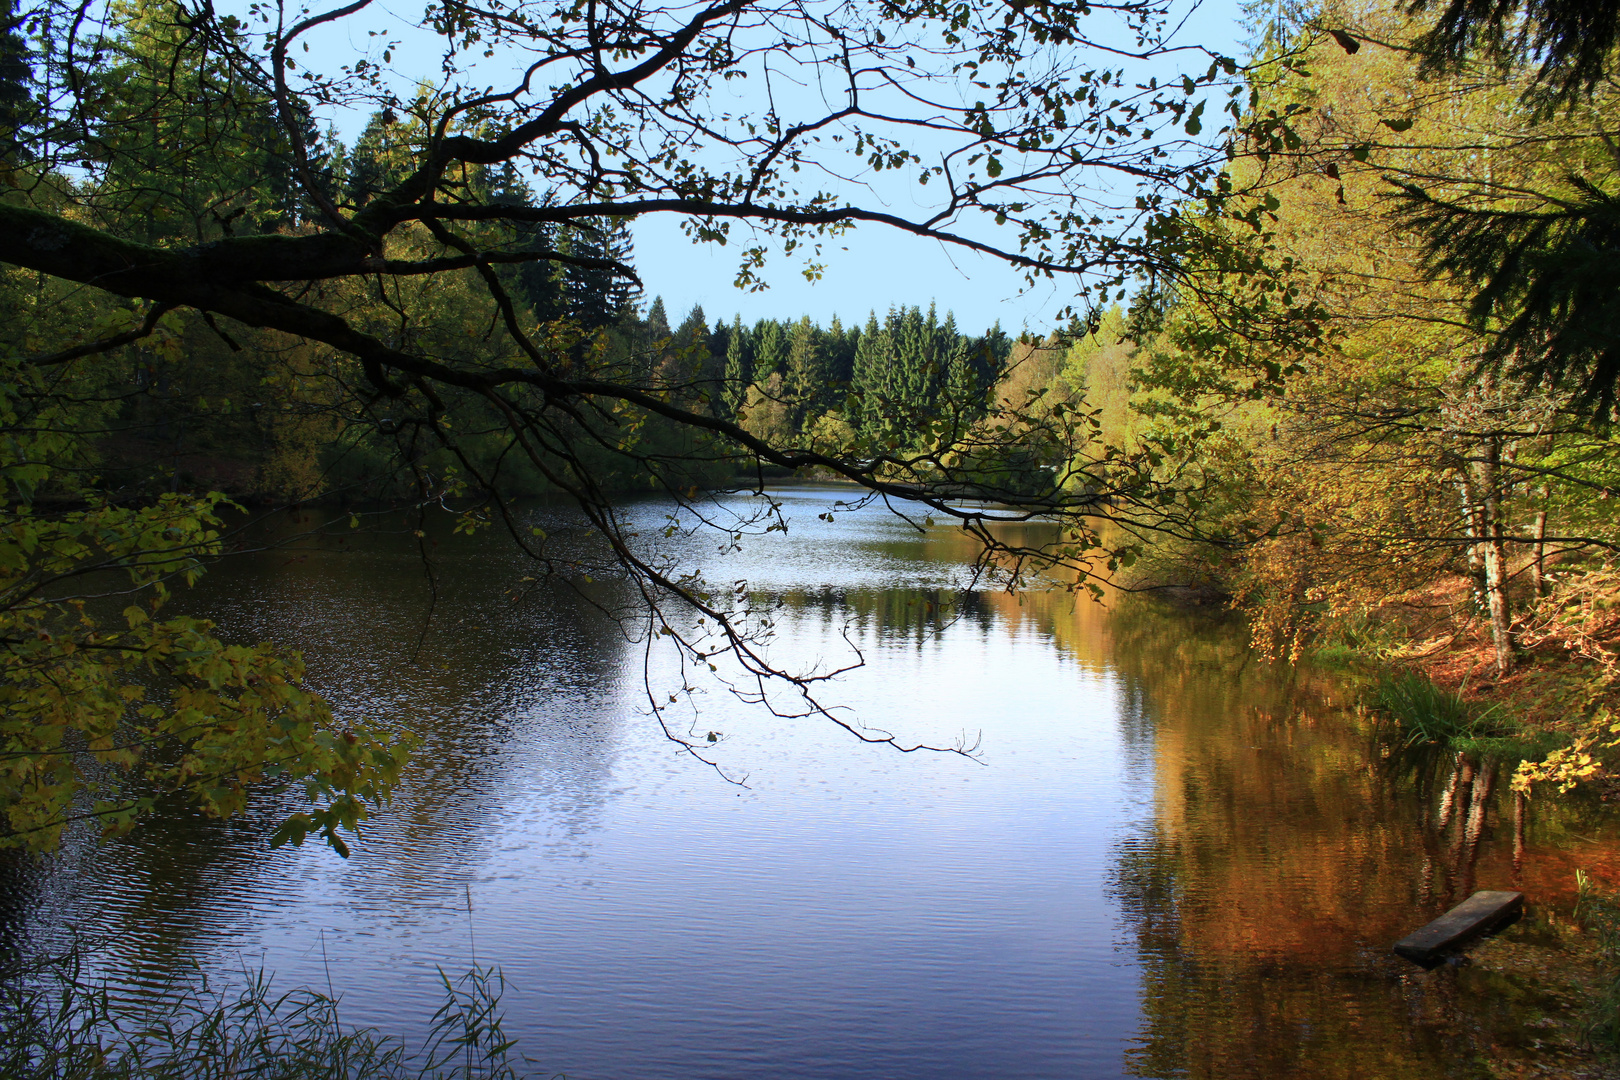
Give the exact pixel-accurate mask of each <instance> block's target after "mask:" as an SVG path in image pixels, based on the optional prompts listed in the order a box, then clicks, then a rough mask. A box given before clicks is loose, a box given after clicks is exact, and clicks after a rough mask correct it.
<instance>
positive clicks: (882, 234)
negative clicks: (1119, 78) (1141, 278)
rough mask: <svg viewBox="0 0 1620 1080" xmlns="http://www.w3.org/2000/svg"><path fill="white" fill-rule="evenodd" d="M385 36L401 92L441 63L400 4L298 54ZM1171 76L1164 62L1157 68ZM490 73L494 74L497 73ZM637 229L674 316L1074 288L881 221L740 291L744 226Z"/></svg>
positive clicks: (980, 315) (643, 257)
mask: <svg viewBox="0 0 1620 1080" xmlns="http://www.w3.org/2000/svg"><path fill="white" fill-rule="evenodd" d="M1174 7H1175V8H1176V9H1177V12H1178V14H1182V15H1185V16H1186V17H1185V21H1184V22H1183V24H1182V26H1181V28H1180V30H1179V32H1178V33H1177V34H1176V36H1175V38H1174V39H1173V42H1172V43H1173V44H1176V45H1192V46H1203V47H1206V48H1209V49H1212V50H1215V51H1218V52H1222V53H1225V54H1227V55H1238V54H1240V52H1241V49H1240V46H1239V44H1238V42H1239V41H1240V40H1241V39H1242V37H1243V36H1244V33H1243V31H1242V30H1241V28H1240V25H1239V17H1240V8H1239V0H1174ZM384 10H387V9H384ZM368 27H379V28H381V27H386V29H385V31H384V32H385V34H386V36H385V37H382V38H370V39H368V38H366V36H365V35H364V34H362V33H361V31H362V30H364V29H366V28H368ZM390 38H392V39H393V40H394V41H396V42H398V44H396V45H395V46H394V49H393V63H392V64H391V65H390V67H391V68H392V71H393V74H394V77H395V81H396V82H398V83H399V86H398V92H400V93H402V94H405V95H408V94H409V92H410V89H409V88H410V86H411V85H412V84H414V82H415V80H416V79H418V78H420V77H422V75H421V74H419V73H427V72H434V71H436V70H437V69H438V67H439V56H438V54H437V47H438V39H437V38H436V37H433V36H431V35H426V34H424V32H423V31H421V30H419V29H415V28H413V27H412V26H411V25H410V19H409V16H408V15H406V14H405V12H404V11H403V10H399V11H390V17H389V19H388V20H386V21H385V22H384V23H382V24H379V23H377V22H375V21H371V22H367V21H364V20H353V21H347V20H346V21H345V22H344V23H342V24H339V25H337V26H333V27H330V28H324V29H323V30H321V31H320V32H318V33H317V34H315V35H312V37H311V40H310V44H311V45H312V46H313V49H312V50H311V51H309V52H306V53H304V54H303V56H302V58H301V59H302V60H303V61H305V62H307V63H309V64H310V65H311V66H312V67H315V68H317V69H319V68H321V67H324V66H327V65H330V66H331V67H334V68H335V67H336V66H337V65H339V64H344V63H350V62H352V60H353V59H354V58H355V56H356V55H367V54H369V55H371V56H372V58H373V62H375V61H376V54H377V53H379V52H380V51H381V48H382V44H383V42H385V41H387V40H389V39H390ZM295 55H296V54H295ZM496 63H499V61H496ZM1199 66H1201V65H1199ZM1171 75H1172V72H1170V71H1168V70H1167V71H1166V72H1164V73H1162V74H1161V75H1160V77H1161V78H1166V77H1170V76H1171ZM494 77H495V78H496V79H497V80H498V79H499V78H500V74H499V72H496V73H495V74H494ZM738 104H740V105H742V106H743V107H744V108H746V107H747V104H748V100H747V98H745V97H743V98H739V100H738ZM368 114H369V111H368V110H358V109H357V110H344V111H342V112H339V113H334V114H331V115H327V116H323V118H322V119H323V120H325V121H329V122H331V123H333V124H334V125H335V127H336V128H337V131H338V134H339V136H340V137H342V138H344V139H345V140H348V141H353V139H354V138H355V137H356V136H357V135H358V134H359V132H360V129H361V128H362V127H363V126H364V125H365V122H366V118H367V116H368ZM886 197H890V196H889V195H888V194H886V193H883V192H877V193H875V194H873V195H872V196H870V197H869V198H868V199H867V203H868V204H869V205H872V204H874V201H875V204H876V208H881V209H891V210H893V211H894V212H897V213H900V214H902V215H905V214H906V213H907V211H908V210H910V211H911V212H913V213H915V212H917V211H918V210H920V208H919V207H911V206H905V205H885V204H884V203H883V201H882V200H883V199H884V198H886ZM893 197H896V198H898V199H900V200H904V201H909V196H906V195H903V194H899V193H898V192H896V193H895V194H894V196H893ZM634 237H635V262H636V267H637V269H638V271H639V272H640V274H641V277H642V281H643V284H644V287H645V299H646V300H647V301H649V302H650V301H651V300H652V298H653V297H654V296H662V297H663V299H664V304H665V307H666V309H667V310H668V312H669V317H670V321H671V323H672V324H673V323H677V322H679V320H680V319H681V318H682V317H684V316H685V315H686V313H687V312H688V311H690V310H691V309H692V306H693V305H694V304H701V305H702V306H703V310H704V313H705V315H706V316H707V317H708V320H709V322H710V323H711V325H712V324H713V322H714V321H715V320H717V319H725V320H727V321H729V320H730V319H731V317H732V315H733V314H740V315H741V316H742V318H743V320H744V321H745V322H748V323H752V322H754V321H755V320H757V319H761V318H767V317H769V318H784V319H785V318H793V319H797V318H798V317H799V316H801V315H809V316H810V317H811V318H812V319H814V320H816V321H817V322H819V323H821V324H823V325H825V324H826V323H827V322H828V321H829V320H830V319H831V318H832V316H833V315H835V314H836V315H838V316H839V317H840V318H842V319H843V320H844V321H845V322H846V323H848V322H864V321H865V319H866V315H867V312H868V311H873V310H875V311H876V312H877V313H878V314H879V316H881V315H882V314H883V313H884V312H885V311H886V310H887V309H888V308H889V307H891V306H911V305H917V306H920V307H927V305H928V304H929V303H930V302H933V303H936V304H937V305H938V307H939V310H940V312H941V313H942V314H943V313H944V312H946V311H952V312H954V313H955V315H956V319H957V325H958V326H960V327H961V328H962V329H963V330H964V331H966V332H969V333H977V332H979V331H981V330H983V329H986V328H988V327H989V326H991V325H992V324H994V323H997V322H999V323H1000V324H1001V326H1002V327H1003V329H1005V330H1007V331H1009V332H1011V333H1014V334H1016V333H1018V332H1020V331H1022V330H1024V329H1029V330H1031V331H1034V332H1037V333H1044V332H1045V331H1046V330H1049V329H1050V328H1051V327H1052V325H1053V323H1054V321H1055V316H1056V313H1057V312H1058V311H1059V310H1060V309H1061V308H1063V307H1064V306H1065V305H1066V304H1069V303H1071V302H1073V301H1074V299H1075V297H1074V295H1073V288H1072V286H1069V285H1066V283H1064V282H1062V281H1058V282H1052V281H1043V282H1041V283H1039V284H1038V285H1037V286H1036V287H1034V288H1032V289H1028V290H1027V291H1026V288H1025V283H1024V280H1023V277H1022V275H1021V274H1020V273H1019V272H1017V271H1016V270H1014V269H1012V268H1011V267H1009V266H1007V265H1006V264H1004V263H1001V262H999V261H997V260H994V259H991V258H988V257H984V256H979V255H976V254H974V253H972V252H968V251H963V250H957V249H950V250H947V249H946V248H945V246H944V245H942V244H940V243H938V242H936V241H928V240H922V239H919V238H917V237H913V236H909V235H907V234H904V233H899V232H896V231H893V230H889V229H885V228H883V227H881V226H866V227H862V228H859V229H857V230H855V231H853V232H851V233H849V234H846V235H845V236H843V237H841V238H839V239H838V240H837V241H835V242H833V243H830V244H828V245H827V246H826V247H825V248H824V249H823V251H822V253H821V255H820V256H819V257H818V259H817V261H818V262H821V263H822V264H823V265H824V266H825V268H826V269H825V273H824V275H823V276H822V278H821V279H820V280H819V281H816V282H810V281H807V280H806V279H805V277H804V275H803V268H804V259H803V258H802V257H788V258H784V257H782V256H781V255H779V254H778V255H776V256H775V257H773V258H772V259H771V260H770V261H769V263H768V264H767V267H766V273H765V274H764V279H765V280H766V281H768V282H769V284H770V288H769V289H767V290H765V291H762V292H745V291H743V290H741V289H738V288H736V286H735V285H734V279H735V278H736V273H737V262H738V255H739V251H740V249H741V248H743V247H746V246H749V242H748V240H747V234H746V230H745V229H743V228H741V227H736V228H735V231H734V238H733V242H732V244H731V245H730V246H728V247H718V246H716V245H713V244H695V243H694V242H693V241H691V240H690V239H688V238H687V237H686V235H685V234H684V233H683V232H682V230H681V222H680V219H679V218H675V217H648V218H643V219H641V220H640V221H638V222H636V224H635V226H634ZM982 238H985V239H988V237H982ZM739 241H740V242H739Z"/></svg>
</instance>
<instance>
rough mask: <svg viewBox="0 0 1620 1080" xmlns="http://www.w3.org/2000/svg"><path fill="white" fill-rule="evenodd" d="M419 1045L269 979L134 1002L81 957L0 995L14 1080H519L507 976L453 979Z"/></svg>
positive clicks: (323, 998) (2, 1051)
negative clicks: (505, 999) (506, 1003)
mask: <svg viewBox="0 0 1620 1080" xmlns="http://www.w3.org/2000/svg"><path fill="white" fill-rule="evenodd" d="M439 979H440V981H441V983H442V984H443V992H444V1001H443V1004H442V1005H440V1007H439V1009H438V1011H437V1012H436V1013H434V1015H433V1018H432V1020H431V1021H430V1023H429V1025H428V1028H427V1031H426V1035H425V1037H424V1039H423V1040H422V1043H421V1045H420V1046H415V1047H413V1046H411V1045H409V1044H407V1043H406V1042H405V1041H403V1040H401V1039H398V1038H395V1037H393V1036H389V1035H383V1034H381V1033H379V1032H377V1031H375V1030H373V1029H370V1028H351V1027H346V1026H345V1025H344V1024H343V1023H342V1021H341V1020H340V1018H339V1016H338V1002H337V1000H336V999H334V998H332V997H329V996H327V995H325V994H321V993H318V992H316V991H313V990H294V991H290V992H287V993H277V992H275V991H273V990H272V988H271V985H270V980H269V978H268V977H266V976H265V975H264V974H263V973H262V972H260V973H257V974H250V975H249V976H248V977H247V979H246V980H245V984H244V985H242V986H240V987H237V988H234V989H232V990H230V991H218V990H214V989H212V988H211V987H210V985H209V982H208V980H207V979H206V978H205V977H204V978H199V979H198V981H196V982H195V983H192V984H183V985H177V986H171V987H169V988H167V989H166V991H165V992H163V993H157V994H146V995H143V996H142V997H140V998H139V999H136V1000H130V999H128V998H126V997H123V996H121V995H120V994H119V992H118V991H116V990H114V989H112V988H109V987H108V986H107V984H106V983H104V982H103V983H94V982H91V981H88V980H86V979H85V978H84V977H82V975H81V972H80V968H79V964H78V961H77V958H74V957H70V958H69V959H68V960H66V961H64V962H60V963H57V964H54V965H52V966H51V967H50V968H49V969H48V970H47V971H45V972H43V973H39V974H36V975H34V976H33V977H30V978H26V979H19V980H15V981H14V982H12V983H11V984H9V985H6V986H3V987H0V1076H3V1077H5V1078H6V1080H226V1078H231V1080H238V1078H253V1080H520V1078H522V1077H524V1076H526V1075H528V1074H527V1073H525V1072H523V1071H520V1069H519V1066H520V1065H528V1064H529V1062H528V1061H527V1060H526V1059H521V1058H516V1057H515V1055H514V1043H513V1040H511V1039H509V1038H507V1037H506V1035H505V1033H504V1032H503V1031H502V1013H501V1010H500V999H501V995H502V993H503V992H504V991H505V989H506V984H505V980H504V978H503V976H502V975H501V972H500V971H499V970H498V969H488V968H474V969H473V970H472V971H470V972H468V973H467V974H465V975H462V976H461V977H459V978H456V979H452V978H450V977H449V976H447V975H446V974H445V973H444V972H443V971H440V972H439Z"/></svg>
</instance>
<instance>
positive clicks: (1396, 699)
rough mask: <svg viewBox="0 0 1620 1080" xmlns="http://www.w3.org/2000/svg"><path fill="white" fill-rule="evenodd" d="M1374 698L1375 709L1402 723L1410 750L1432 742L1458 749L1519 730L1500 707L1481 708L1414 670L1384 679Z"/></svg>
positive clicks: (1404, 740)
mask: <svg viewBox="0 0 1620 1080" xmlns="http://www.w3.org/2000/svg"><path fill="white" fill-rule="evenodd" d="M1371 699H1372V704H1373V707H1374V708H1376V709H1377V710H1378V711H1380V712H1382V713H1384V714H1385V715H1387V716H1389V717H1390V718H1391V719H1393V720H1395V721H1396V722H1397V723H1399V724H1400V726H1401V735H1402V739H1401V743H1402V745H1403V746H1404V747H1406V748H1408V749H1410V748H1412V747H1414V746H1418V745H1420V744H1422V743H1431V742H1432V743H1440V744H1442V745H1446V746H1456V745H1457V744H1458V743H1462V742H1469V741H1473V740H1478V739H1499V738H1504V737H1507V736H1511V735H1513V734H1515V733H1516V731H1517V725H1515V724H1513V723H1512V722H1510V721H1509V720H1508V719H1507V718H1506V717H1505V716H1504V715H1503V714H1502V710H1501V709H1500V707H1498V706H1496V705H1492V706H1489V707H1487V708H1481V707H1480V706H1478V705H1476V704H1474V703H1473V702H1470V701H1468V700H1466V699H1465V698H1463V696H1462V695H1461V694H1459V693H1457V692H1456V691H1453V690H1447V689H1446V688H1445V687H1443V686H1439V685H1437V684H1436V683H1435V682H1434V681H1433V680H1431V679H1428V678H1425V677H1424V676H1422V675H1419V674H1418V673H1417V672H1413V671H1406V672H1401V673H1400V674H1397V675H1385V676H1383V677H1382V678H1381V679H1379V681H1378V683H1377V685H1375V686H1374V687H1373V689H1372V693H1371Z"/></svg>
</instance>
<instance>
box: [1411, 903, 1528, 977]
mask: <svg viewBox="0 0 1620 1080" xmlns="http://www.w3.org/2000/svg"><path fill="white" fill-rule="evenodd" d="M1523 910H1524V893H1519V892H1491V891H1489V890H1481V891H1480V892H1477V893H1475V894H1474V895H1473V896H1470V897H1469V898H1468V899H1466V900H1464V901H1463V902H1462V903H1460V904H1458V905H1457V906H1456V907H1454V908H1452V909H1451V910H1450V911H1448V912H1446V913H1445V914H1444V915H1442V916H1440V917H1439V918H1438V919H1436V920H1434V922H1432V923H1430V924H1429V925H1428V926H1425V927H1423V928H1422V929H1421V930H1414V931H1412V932H1411V933H1410V934H1407V935H1406V936H1405V937H1403V938H1401V940H1399V941H1397V942H1396V943H1395V951H1396V952H1397V953H1399V954H1400V955H1402V956H1404V957H1406V958H1407V959H1408V960H1414V961H1416V962H1417V963H1419V964H1425V965H1429V964H1433V963H1435V962H1437V961H1438V960H1440V958H1441V957H1442V956H1444V955H1445V954H1446V953H1447V952H1450V951H1451V950H1453V949H1455V948H1457V947H1458V946H1460V945H1462V944H1464V943H1466V942H1468V941H1470V940H1472V939H1473V938H1476V937H1478V936H1479V935H1481V934H1484V933H1488V932H1490V931H1492V930H1495V929H1497V928H1499V927H1502V926H1506V925H1507V924H1508V923H1511V922H1512V921H1513V920H1515V919H1517V918H1518V917H1519V915H1520V913H1521V912H1523Z"/></svg>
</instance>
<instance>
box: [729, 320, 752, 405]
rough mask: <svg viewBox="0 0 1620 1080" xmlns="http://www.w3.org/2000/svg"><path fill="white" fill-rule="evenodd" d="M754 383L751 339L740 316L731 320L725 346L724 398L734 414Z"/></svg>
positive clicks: (745, 399) (744, 400)
mask: <svg viewBox="0 0 1620 1080" xmlns="http://www.w3.org/2000/svg"><path fill="white" fill-rule="evenodd" d="M753 385H754V348H753V340H752V338H751V337H750V336H749V333H748V331H747V330H746V329H744V327H743V324H742V316H741V315H735V316H733V317H732V320H731V340H730V342H729V343H728V344H727V347H726V375H725V392H724V395H723V397H724V400H725V403H726V405H727V407H729V408H730V410H731V415H733V416H735V415H736V414H737V410H738V409H740V408H742V406H743V403H744V402H746V401H747V400H748V390H749V388H750V387H752V386H753Z"/></svg>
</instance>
